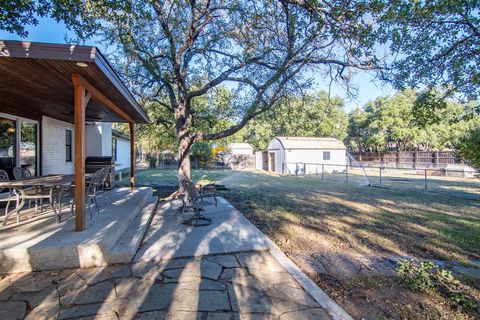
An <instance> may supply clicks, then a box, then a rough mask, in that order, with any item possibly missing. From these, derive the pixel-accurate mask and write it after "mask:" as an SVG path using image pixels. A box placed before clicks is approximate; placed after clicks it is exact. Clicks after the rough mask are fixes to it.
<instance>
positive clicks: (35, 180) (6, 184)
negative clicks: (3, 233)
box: [0, 174, 90, 225]
mask: <svg viewBox="0 0 480 320" xmlns="http://www.w3.org/2000/svg"><path fill="white" fill-rule="evenodd" d="M85 176H86V177H89V176H90V175H89V174H86V175H85ZM74 181H75V175H73V174H51V175H46V176H39V177H31V178H27V179H22V180H10V181H1V182H0V188H10V189H12V190H13V192H14V193H16V194H20V198H21V201H20V204H19V205H18V206H17V207H16V208H15V209H14V210H12V211H10V212H7V214H6V215H5V218H4V221H3V225H5V224H6V223H7V220H8V218H9V216H10V215H11V214H12V213H18V211H20V210H21V209H22V208H23V206H24V205H25V202H26V201H25V198H26V194H25V190H24V189H23V188H25V187H33V188H44V187H48V188H50V204H51V206H52V209H53V212H54V213H55V215H56V217H57V222H60V220H61V218H60V216H59V213H60V214H61V209H62V208H61V205H62V204H61V199H62V193H63V190H64V188H65V187H66V186H70V185H71V184H72V183H74ZM54 190H59V211H60V212H59V213H57V210H56V209H55V205H54V203H53V191H54Z"/></svg>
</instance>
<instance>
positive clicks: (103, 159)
mask: <svg viewBox="0 0 480 320" xmlns="http://www.w3.org/2000/svg"><path fill="white" fill-rule="evenodd" d="M95 163H113V157H112V156H88V157H86V158H85V164H95Z"/></svg>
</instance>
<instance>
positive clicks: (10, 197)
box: [0, 169, 20, 219]
mask: <svg viewBox="0 0 480 320" xmlns="http://www.w3.org/2000/svg"><path fill="white" fill-rule="evenodd" d="M9 180H10V178H9V177H8V173H7V172H6V171H5V170H1V169H0V181H9ZM5 189H6V188H0V192H1V193H0V202H6V203H7V205H6V206H5V216H4V219H6V218H7V213H8V207H9V206H10V202H12V201H14V202H15V203H16V208H18V205H19V204H20V195H19V194H18V193H15V192H14V191H13V190H12V189H10V188H8V190H7V191H6V192H4V191H5Z"/></svg>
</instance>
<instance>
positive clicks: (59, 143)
mask: <svg viewBox="0 0 480 320" xmlns="http://www.w3.org/2000/svg"><path fill="white" fill-rule="evenodd" d="M66 129H69V130H72V160H73V159H74V158H75V150H74V149H75V147H74V141H75V130H74V126H73V124H71V123H68V122H64V121H60V120H56V119H52V118H49V117H45V116H43V117H42V174H43V175H46V174H54V173H63V174H73V173H74V166H73V161H71V162H66V159H65V130H66Z"/></svg>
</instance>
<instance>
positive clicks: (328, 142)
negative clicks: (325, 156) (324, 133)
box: [274, 137, 347, 150]
mask: <svg viewBox="0 0 480 320" xmlns="http://www.w3.org/2000/svg"><path fill="white" fill-rule="evenodd" d="M274 139H277V140H278V141H280V143H281V144H282V146H283V147H284V148H285V149H330V150H346V149H347V148H346V147H345V144H344V143H343V142H342V141H340V140H338V139H336V138H331V137H275V138H274Z"/></svg>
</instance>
